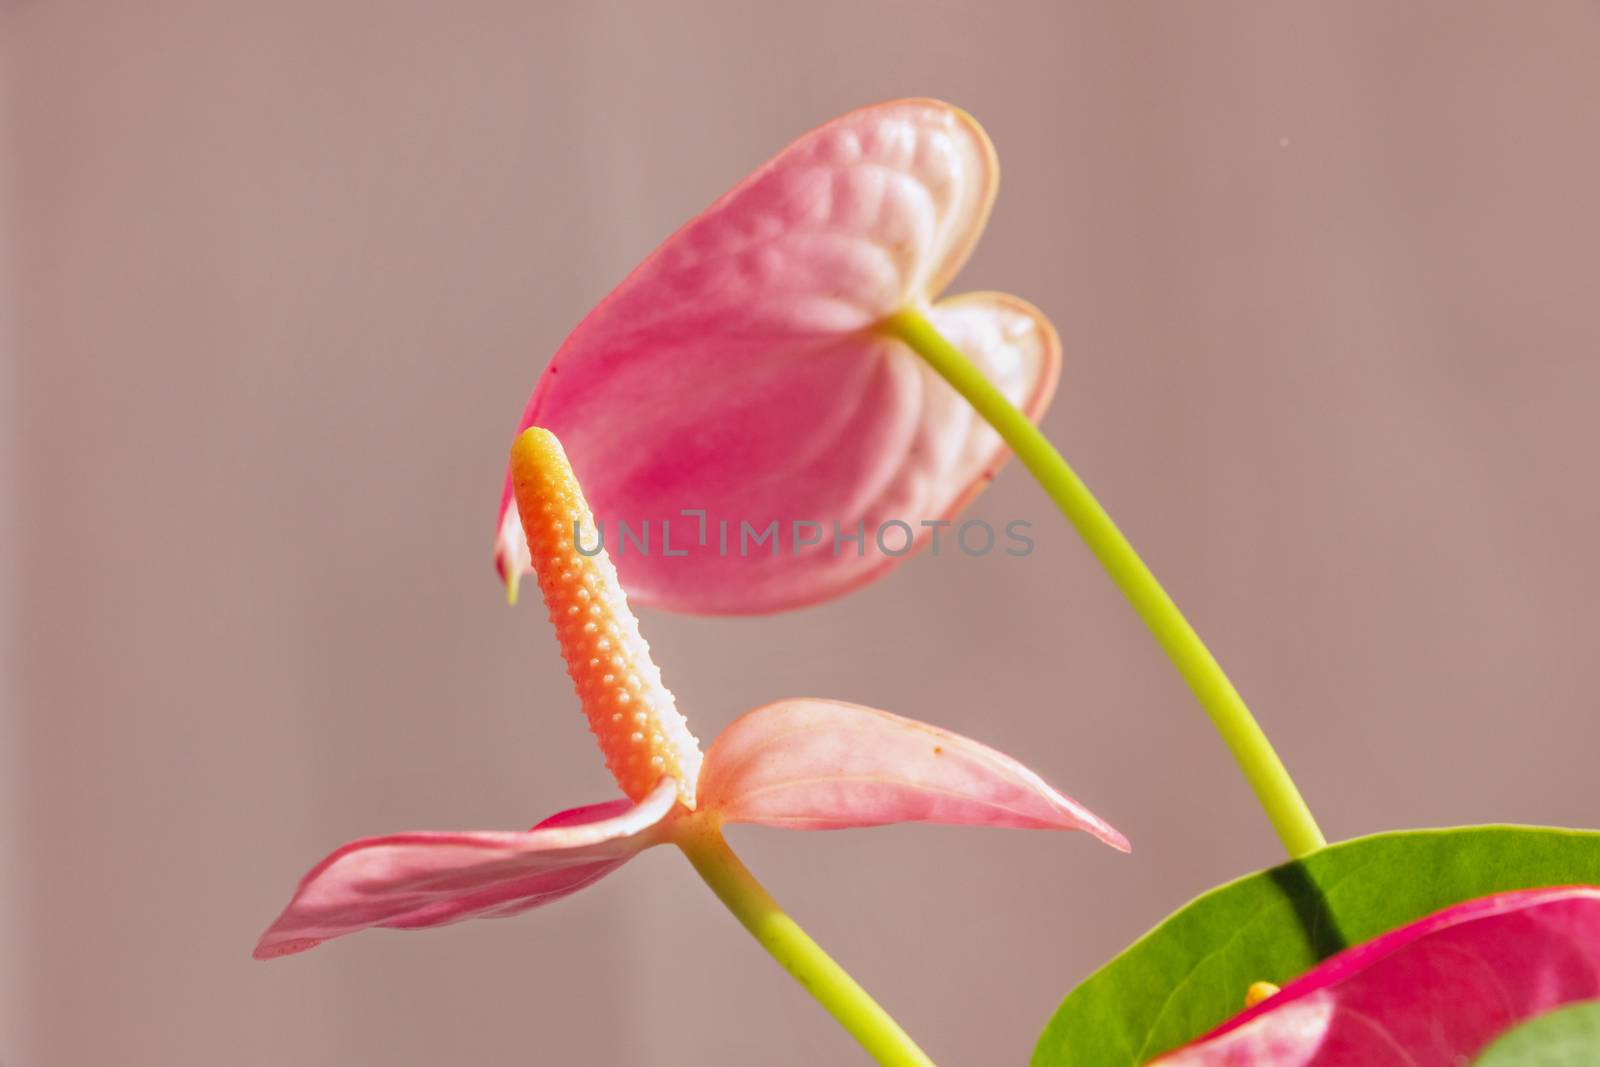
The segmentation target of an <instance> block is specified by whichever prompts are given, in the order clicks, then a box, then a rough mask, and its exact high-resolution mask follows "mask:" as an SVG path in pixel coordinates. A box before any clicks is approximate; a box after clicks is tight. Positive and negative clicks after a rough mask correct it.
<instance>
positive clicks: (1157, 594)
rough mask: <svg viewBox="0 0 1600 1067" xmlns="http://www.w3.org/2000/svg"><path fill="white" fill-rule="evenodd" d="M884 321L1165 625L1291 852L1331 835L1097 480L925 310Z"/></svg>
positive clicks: (1128, 593)
mask: <svg viewBox="0 0 1600 1067" xmlns="http://www.w3.org/2000/svg"><path fill="white" fill-rule="evenodd" d="M883 329H884V331H885V332H886V333H888V334H889V335H891V336H893V337H897V338H899V339H900V340H902V341H904V342H905V343H906V344H908V345H910V346H911V347H912V349H914V350H915V351H916V353H917V354H918V355H920V356H921V357H922V358H923V359H924V360H926V361H927V362H928V365H929V366H931V367H932V368H933V369H934V370H935V371H937V372H938V373H939V374H940V376H942V377H943V378H944V380H945V381H947V382H949V383H950V384H951V385H952V386H954V387H955V390H956V392H958V393H960V394H961V395H962V396H963V397H965V398H966V399H967V401H968V402H969V403H971V404H972V406H973V407H974V408H975V409H976V410H977V412H978V414H979V415H981V416H983V418H984V419H986V420H987V421H988V422H989V424H990V425H991V426H993V427H994V428H995V430H997V431H998V432H999V434H1000V436H1001V438H1002V439H1004V441H1005V442H1006V444H1008V445H1010V446H1011V450H1012V451H1013V452H1015V453H1016V455H1017V458H1018V459H1019V460H1021V461H1022V463H1023V465H1024V466H1025V467H1027V468H1028V470H1029V471H1030V472H1031V473H1032V474H1033V476H1034V478H1035V479H1037V480H1038V482H1039V484H1040V485H1041V486H1042V487H1043V488H1044V491H1045V492H1046V493H1048V494H1050V498H1051V499H1052V500H1054V501H1055V502H1056V506H1057V507H1059V508H1060V509H1061V513H1062V514H1063V515H1065V516H1066V517H1067V520H1068V521H1069V522H1071V523H1072V525H1073V527H1075V528H1076V529H1077V531H1078V534H1079V535H1080V536H1081V537H1082V538H1083V539H1084V541H1085V542H1086V543H1087V544H1088V546H1089V549H1090V551H1092V552H1093V553H1094V554H1095V557H1096V558H1097V559H1098V560H1099V561H1100V565H1101V566H1103V567H1104V568H1105V569H1106V573H1108V574H1109V575H1110V576H1111V580H1112V581H1113V582H1115V583H1116V584H1117V588H1118V589H1120V590H1122V594H1123V596H1125V597H1127V598H1128V601H1129V603H1131V604H1132V605H1133V609H1134V611H1136V612H1138V613H1139V617H1140V618H1141V619H1143V620H1144V623H1145V625H1146V626H1148V627H1149V628H1150V632H1151V633H1152V634H1154V635H1155V639H1156V641H1157V642H1158V643H1159V644H1160V645H1161V648H1162V650H1163V651H1165V652H1166V654H1167V657H1168V658H1169V659H1171V660H1172V663H1173V665H1174V666H1176V667H1177V668H1178V673H1179V674H1181V675H1182V676H1183V680H1184V681H1185V682H1187V683H1188V685H1189V688H1190V690H1192V691H1193V693H1194V695H1195V699H1197V700H1198V701H1199V702H1200V706H1201V707H1202V708H1204V709H1205V711H1206V714H1207V715H1209V716H1210V717H1211V722H1212V724H1213V725H1214V726H1215V727H1216V729H1217V732H1218V733H1219V734H1221V735H1222V740H1223V741H1224V742H1225V743H1226V744H1227V746H1228V749H1229V751H1230V752H1232V753H1233V758H1234V760H1235V761H1236V762H1237V763H1238V764H1239V769H1240V770H1242V771H1243V772H1244V777H1245V780H1246V781H1248V782H1249V783H1250V788H1251V789H1253V790H1254V791H1255V794H1256V799H1257V800H1258V801H1260V803H1261V807H1262V808H1263V809H1265V811H1266V813H1267V818H1269V819H1271V820H1272V826H1273V829H1275V830H1277V832H1278V837H1279V838H1280V839H1281V840H1282V841H1283V847H1284V848H1286V849H1288V851H1289V855H1290V856H1291V857H1293V858H1296V859H1298V858H1299V857H1301V856H1304V855H1306V854H1308V853H1311V852H1315V851H1316V850H1317V849H1319V848H1321V847H1322V846H1323V845H1325V844H1327V840H1326V839H1325V838H1324V837H1323V836H1322V831H1321V830H1319V829H1318V828H1317V823H1316V820H1315V819H1313V818H1312V817H1311V810H1310V809H1309V808H1307V807H1306V802H1305V800H1304V799H1303V798H1302V797H1301V796H1300V790H1299V789H1297V788H1296V787H1295V784H1294V779H1292V778H1290V777H1289V772H1288V771H1287V770H1285V769H1284V766H1283V761H1282V760H1280V759H1279V758H1278V754H1277V753H1276V752H1274V751H1273V750H1272V745H1271V743H1270V742H1269V741H1268V740H1267V735H1266V734H1265V733H1263V732H1262V731H1261V727H1260V726H1259V725H1257V723H1256V720H1255V718H1254V716H1252V715H1251V714H1250V709H1249V708H1247V707H1246V706H1245V703H1244V700H1243V699H1242V698H1241V697H1240V696H1239V692H1238V690H1236V689H1234V687H1233V683H1232V682H1230V681H1228V676H1227V675H1226V674H1224V673H1222V668H1221V667H1220V666H1218V664H1217V661H1216V658H1215V657H1213V656H1212V655H1211V652H1210V651H1209V650H1208V649H1207V648H1206V646H1205V644H1204V643H1203V642H1201V640H1200V637H1199V635H1198V634H1196V633H1195V632H1194V627H1192V626H1190V625H1189V621H1188V620H1187V619H1185V618H1184V617H1183V613H1182V612H1180V611H1179V610H1178V606H1177V605H1176V604H1174V603H1173V602H1172V598H1171V597H1170V596H1168V595H1167V591H1166V590H1165V589H1163V588H1161V583H1160V582H1158V581H1156V578H1155V575H1153V574H1151V573H1150V568H1149V567H1147V566H1145V563H1144V560H1142V559H1140V558H1139V554H1138V553H1137V552H1135V551H1134V549H1133V546H1132V545H1131V544H1129V543H1128V539H1127V538H1126V537H1124V536H1123V534H1122V531H1121V530H1119V529H1117V524H1116V523H1114V522H1112V521H1111V516H1110V515H1108V514H1106V510H1105V508H1103V507H1101V506H1100V502H1099V501H1098V500H1096V499H1095V498H1094V494H1092V493H1090V492H1089V488H1088V486H1086V485H1084V484H1083V480H1082V479H1080V478H1079V477H1078V475H1077V474H1076V473H1075V472H1074V471H1073V469H1072V468H1071V467H1070V466H1068V465H1067V461H1066V460H1065V459H1063V458H1062V456H1061V453H1060V452H1058V451H1056V447H1055V446H1054V445H1052V444H1051V443H1050V439H1049V438H1047V437H1045V435H1044V434H1043V433H1041V432H1040V431H1039V429H1038V427H1036V426H1034V425H1033V423H1032V422H1030V421H1029V420H1028V417H1027V416H1026V415H1024V414H1023V413H1022V412H1020V411H1018V410H1017V409H1016V407H1014V406H1013V405H1012V404H1011V402H1010V401H1009V400H1007V399H1006V398H1005V396H1004V395H1003V394H1002V393H1001V392H1000V390H998V389H996V388H995V387H994V384H993V383H991V382H990V381H989V379H988V378H986V377H985V376H984V374H983V372H982V371H981V370H979V369H978V368H977V367H976V366H975V365H974V364H973V363H972V361H971V360H969V359H968V358H967V357H966V355H965V354H963V353H962V352H961V351H960V350H959V349H958V348H956V347H955V346H954V345H952V344H951V343H950V342H949V341H947V340H945V339H944V337H943V336H941V335H940V334H939V331H938V330H936V329H935V328H934V327H933V324H932V323H930V322H929V321H928V320H927V318H926V317H925V316H923V315H922V314H921V313H920V312H918V311H916V310H913V309H907V310H905V311H901V312H899V313H898V314H896V315H894V316H892V317H890V318H889V319H887V320H885V322H884V324H883Z"/></svg>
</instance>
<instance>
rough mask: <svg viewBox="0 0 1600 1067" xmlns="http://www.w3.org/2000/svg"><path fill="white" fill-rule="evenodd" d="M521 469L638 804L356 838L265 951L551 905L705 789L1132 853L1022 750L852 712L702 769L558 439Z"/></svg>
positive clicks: (772, 806) (757, 817)
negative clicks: (1089, 839)
mask: <svg viewBox="0 0 1600 1067" xmlns="http://www.w3.org/2000/svg"><path fill="white" fill-rule="evenodd" d="M511 467H512V471H513V473H514V479H515V480H514V483H513V484H514V486H515V488H516V494H517V501H518V505H519V507H520V509H521V514H522V516H523V521H524V523H525V524H526V526H527V530H528V537H529V540H530V542H531V545H532V553H531V554H532V558H533V559H534V561H535V570H536V572H537V574H538V576H539V587H540V589H541V590H542V591H543V592H544V595H545V603H546V604H547V606H548V607H549V609H550V620H551V622H553V623H554V624H555V627H556V633H557V636H558V638H559V639H560V643H561V651H562V654H563V655H564V656H565V657H566V660H567V669H568V671H569V672H570V673H571V675H572V679H573V681H574V683H575V684H576V685H577V687H578V697H579V700H580V701H581V702H582V704H583V709H584V711H585V713H586V714H587V715H588V717H589V722H590V725H591V726H592V727H593V729H594V733H595V736H596V737H597V738H599V741H600V747H601V749H602V750H603V751H604V753H605V756H606V765H607V766H609V767H610V768H611V769H612V772H613V773H614V774H615V775H616V778H617V784H618V785H620V786H621V787H622V790H623V792H625V793H627V794H628V796H629V797H630V798H631V799H632V801H636V802H637V803H630V802H629V801H627V800H618V801H612V802H610V803H605V804H593V805H589V806H587V807H582V808H574V809H572V810H569V811H564V812H562V813H560V814H558V815H555V816H552V817H551V818H549V819H546V820H545V821H544V822H542V823H540V824H539V825H538V826H535V827H534V828H533V829H532V830H530V831H528V832H526V833H497V832H487V833H410V834H395V835H392V836H389V837H375V838H368V839H366V840H362V841H356V842H353V843H352V844H349V845H346V846H344V847H343V848H341V849H338V850H336V851H335V852H333V853H332V854H331V855H329V856H328V857H327V858H326V859H324V860H323V861H322V862H321V863H319V864H317V866H315V867H313V868H312V869H311V872H310V873H309V874H307V875H306V876H305V878H303V879H302V880H301V882H300V886H299V888H298V889H296V890H295V894H294V897H293V898H292V899H291V900H290V901H289V905H288V907H286V908H284V910H283V914H281V915H279V916H278V918H277V920H276V921H275V922H274V923H273V924H272V926H271V927H269V928H268V930H267V932H266V933H265V934H263V935H262V937H261V941H260V943H259V944H258V945H257V946H256V955H257V956H258V957H261V958H268V957H273V956H285V955H289V954H290V953H294V952H300V951H303V950H305V949H308V948H311V947H312V946H314V945H319V944H321V943H322V942H323V941H326V940H328V939H329V938H332V937H338V936H340V935H342V934H348V933H352V932H354V931H356V930H361V929H364V928H366V927H370V926H387V927H396V928H400V929H413V928H417V927H424V926H440V925H443V924H445V923H452V922H456V921H458V920H461V919H467V918H473V917H480V916H481V917H494V916H501V915H513V914H516V913H517V912H520V911H525V910H527V909H528V908H533V907H537V906H539V905H541V904H547V903H549V902H550V901H553V900H558V899H560V898H561V897H563V896H566V895H567V894H568V893H572V892H575V891H576V890H578V889H582V888H583V887H584V886H586V885H589V884H590V883H592V882H594V881H596V880H598V879H600V878H602V877H604V876H605V875H607V874H609V873H611V872H612V871H614V870H616V869H617V868H618V867H620V866H622V864H624V863H626V862H627V861H628V859H629V858H630V857H632V856H634V855H636V854H637V853H638V852H640V851H641V850H643V849H646V848H649V847H650V846H652V845H658V844H661V843H662V842H664V841H667V840H670V839H671V836H672V834H673V832H674V830H673V828H674V827H675V826H679V825H682V823H681V822H679V820H680V819H681V818H683V817H684V816H685V812H684V810H683V809H684V808H693V807H694V806H695V803H696V798H697V795H698V800H699V810H700V811H701V812H702V813H707V814H709V815H710V816H711V817H713V818H716V819H720V820H724V821H727V822H749V823H760V824H764V825H767V826H782V827H788V828H791V829H797V830H827V829H842V828H845V827H853V826H882V825H886V824H889V823H897V822H931V823H942V824H944V825H947V826H1008V827H1021V828H1025V829H1036V830H1087V831H1088V832H1089V833H1091V834H1093V835H1094V836H1096V837H1098V838H1099V839H1100V840H1102V841H1104V842H1106V843H1107V844H1110V845H1112V846H1113V847H1115V848H1119V849H1124V850H1126V849H1127V847H1128V843H1127V841H1126V839H1124V838H1123V836H1122V835H1121V834H1119V833H1117V832H1116V831H1115V830H1113V829H1112V828H1111V827H1110V826H1109V825H1107V824H1106V823H1105V821H1104V820H1102V819H1100V818H1098V817H1097V816H1095V815H1094V814H1093V813H1092V812H1090V811H1089V810H1088V809H1086V808H1084V807H1083V806H1082V805H1080V804H1078V803H1077V802H1076V801H1074V800H1072V799H1071V798H1070V797H1067V796H1064V795H1063V794H1061V793H1058V792H1057V791H1056V790H1054V789H1052V788H1051V787H1050V786H1049V785H1048V784H1046V783H1045V781H1044V779H1042V778H1040V777H1039V776H1038V775H1037V774H1035V773H1034V772H1032V771H1030V770H1029V769H1028V768H1026V767H1024V766H1023V765H1022V764H1021V763H1018V762H1017V761H1016V760H1014V759H1012V758H1011V757H1009V756H1006V755H1003V754H1002V753H999V752H996V751H995V750H994V749H991V748H989V747H987V746H985V745H982V744H979V743H978V742H976V741H973V740H971V739H969V738H965V737H962V736H960V735H959V734H954V733H951V732H950V731H948V730H941V729H939V728H938V727H935V726H929V725H928V724H926V723H921V722H917V721H916V720H914V719H906V718H901V717H900V716H898V715H891V714H889V713H888V712H886V711H878V710H876V709H873V708H865V707H861V706H859V705H855V704H843V703H839V702H837V701H830V700H784V701H779V702H777V703H774V704H768V705H766V706H765V707H761V708H757V709H756V710H755V711H752V712H749V713H747V714H745V715H744V716H742V717H741V718H739V719H738V720H737V721H735V722H734V723H733V724H732V725H731V726H729V727H728V729H727V730H726V731H725V732H724V733H723V734H722V736H721V737H719V738H718V739H717V741H716V743H715V744H713V745H712V746H711V750H710V752H708V753H707V754H706V756H705V759H704V767H703V768H702V766H701V763H702V761H701V755H700V749H699V747H698V746H697V745H696V744H695V740H694V738H693V737H692V736H691V735H690V734H689V731H688V727H687V726H686V725H685V723H684V720H683V716H682V715H680V714H678V711H677V708H676V707H675V706H674V704H673V700H672V694H671V693H669V692H667V690H666V688H665V687H664V686H662V684H661V677H660V674H659V673H658V672H657V671H656V668H655V665H654V664H653V663H651V661H650V654H649V649H648V648H647V646H646V645H645V643H644V639H643V638H642V637H640V636H639V627H638V623H637V622H636V621H635V619H634V617H633V613H632V612H631V611H629V610H628V602H627V599H626V597H624V596H623V593H622V588H621V587H620V586H619V585H618V584H617V575H616V571H615V570H614V569H613V568H612V566H611V564H610V562H609V561H608V559H607V555H606V552H605V551H604V549H598V548H596V547H595V546H594V545H593V543H592V542H591V541H590V540H588V539H587V538H586V537H583V536H580V537H579V540H578V541H577V543H574V540H573V538H574V532H573V524H574V523H576V524H577V525H578V529H579V533H580V535H581V534H582V531H585V530H588V529H591V528H592V524H591V516H590V514H589V509H588V507H587V505H585V504H584V500H583V493H582V492H581V491H580V490H579V488H578V484H577V481H576V480H575V479H574V478H573V475H572V469H571V467H569V466H568V465H567V462H566V458H565V454H564V453H563V451H562V448H561V443H560V442H559V441H557V440H556V438H555V437H554V436H553V435H552V434H550V433H549V432H548V431H546V430H542V429H530V430H528V431H527V432H526V433H524V434H523V435H522V436H521V437H519V438H518V439H517V442H516V444H515V446H514V447H513V450H512V458H511ZM580 547H581V549H582V551H580V550H579V549H580ZM591 552H592V554H590V553H591ZM680 802H681V803H680ZM689 817H690V818H692V816H689Z"/></svg>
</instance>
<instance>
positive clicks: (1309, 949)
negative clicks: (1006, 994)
mask: <svg viewBox="0 0 1600 1067" xmlns="http://www.w3.org/2000/svg"><path fill="white" fill-rule="evenodd" d="M1550 885H1600V833H1595V832H1590V831H1580V830H1552V829H1544V828H1540V827H1523V826H1475V827H1463V828H1460V829H1452V830H1403V831H1399V832H1395V833H1387V834H1375V835H1373V836H1371V837H1360V838H1356V839H1355V840H1353V841H1345V842H1341V843H1340V844H1336V845H1330V846H1329V847H1327V848H1325V849H1322V850H1321V851H1319V852H1316V853H1313V854H1312V855H1311V856H1308V857H1307V858H1305V859H1304V860H1300V861H1297V862H1294V863H1287V864H1284V865H1283V866H1281V867H1274V868H1272V869H1270V870H1266V871H1260V872H1257V873H1256V874H1252V875H1249V876H1248V877H1245V878H1241V879H1239V880H1238V881H1236V882H1230V883H1228V884H1227V885H1223V886H1220V887H1218V888H1216V889H1213V890H1211V891H1210V892H1209V893H1206V894H1205V895H1203V896H1201V897H1198V898H1196V899H1195V900H1193V901H1191V902H1190V903H1189V904H1187V905H1185V906H1184V907H1183V908H1181V909H1180V910H1178V911H1177V912H1175V913H1173V914H1172V915H1171V916H1169V917H1168V918H1167V919H1166V920H1165V921H1164V922H1162V923H1161V925H1159V926H1157V927H1156V928H1155V929H1153V930H1151V931H1150V932H1149V933H1147V934H1145V935H1144V937H1142V938H1140V939H1139V940H1138V941H1136V942H1134V943H1133V945H1131V946H1130V947H1129V948H1127V949H1126V950H1124V951H1123V952H1122V953H1121V954H1120V955H1118V956H1117V957H1115V958H1114V959H1112V960H1111V962H1110V963H1108V964H1106V965H1105V966H1104V967H1102V968H1100V970H1098V971H1096V972H1095V973H1094V974H1093V975H1091V976H1090V977H1089V978H1088V980H1087V981H1085V982H1084V983H1083V984H1082V985H1080V986H1078V988H1077V989H1074V990H1073V991H1072V992H1071V993H1070V994H1068V996H1067V999H1066V1000H1064V1001H1062V1002H1061V1006H1060V1007H1059V1008H1057V1009H1056V1013H1055V1015H1054V1016H1053V1017H1052V1018H1051V1019H1050V1022H1049V1024H1048V1025H1047V1026H1046V1027H1045V1029H1044V1033H1043V1034H1042V1035H1040V1037H1039V1044H1038V1046H1037V1047H1036V1048H1035V1049H1034V1053H1033V1061H1032V1062H1033V1065H1034V1067H1139V1065H1142V1064H1144V1063H1146V1062H1148V1061H1149V1060H1151V1059H1153V1058H1154V1057H1156V1056H1158V1055H1160V1054H1161V1053H1163V1052H1167V1051H1169V1050H1171V1049H1174V1048H1176V1047H1178V1046H1179V1045H1182V1044H1184V1043H1185V1042H1187V1041H1190V1040H1192V1039H1194V1038H1196V1037H1199V1036H1200V1035H1201V1034H1203V1033H1205V1032H1206V1031H1208V1030H1210V1029H1212V1028H1213V1027H1215V1026H1217V1025H1219V1024H1220V1023H1222V1022H1224V1021H1225V1020H1227V1019H1228V1018H1230V1017H1232V1016H1233V1015H1235V1014H1236V1013H1238V1012H1239V1011H1240V1010H1242V1009H1243V1007H1244V994H1245V990H1246V989H1248V988H1249V986H1250V984H1251V983H1252V982H1257V981H1267V982H1273V983H1276V984H1278V985H1282V984H1283V983H1285V982H1287V981H1289V980H1290V979H1292V978H1294V977H1296V976H1297V975H1299V974H1302V973H1303V972H1305V971H1307V970H1310V969H1311V968H1312V967H1313V966H1314V965H1316V964H1317V963H1318V962H1319V961H1321V960H1323V959H1326V958H1327V957H1328V956H1331V955H1333V954H1334V953H1335V952H1338V951H1339V950H1340V949H1342V948H1345V947H1346V946H1348V945H1354V944H1358V943H1360V942H1362V941H1366V940H1369V939H1370V938H1373V937H1376V936H1377V935H1378V934H1381V933H1384V932H1385V931H1387V930H1392V929H1394V928H1395V927H1397V926H1403V925H1405V924H1406V923H1409V922H1412V921H1413V920H1415V919H1419V918H1421V917H1422V916H1424V915H1428V914H1430V913H1432V912H1435V911H1438V910H1439V909H1441V908H1444V907H1448V906H1449V905H1451V904H1457V903H1460V902H1461V901H1463V900H1471V899H1473V898H1475V897H1481V896H1487V895H1489V894H1490V893H1500V892H1504V891H1506V890H1511V889H1531V888H1535V887H1538V886H1550Z"/></svg>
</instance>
